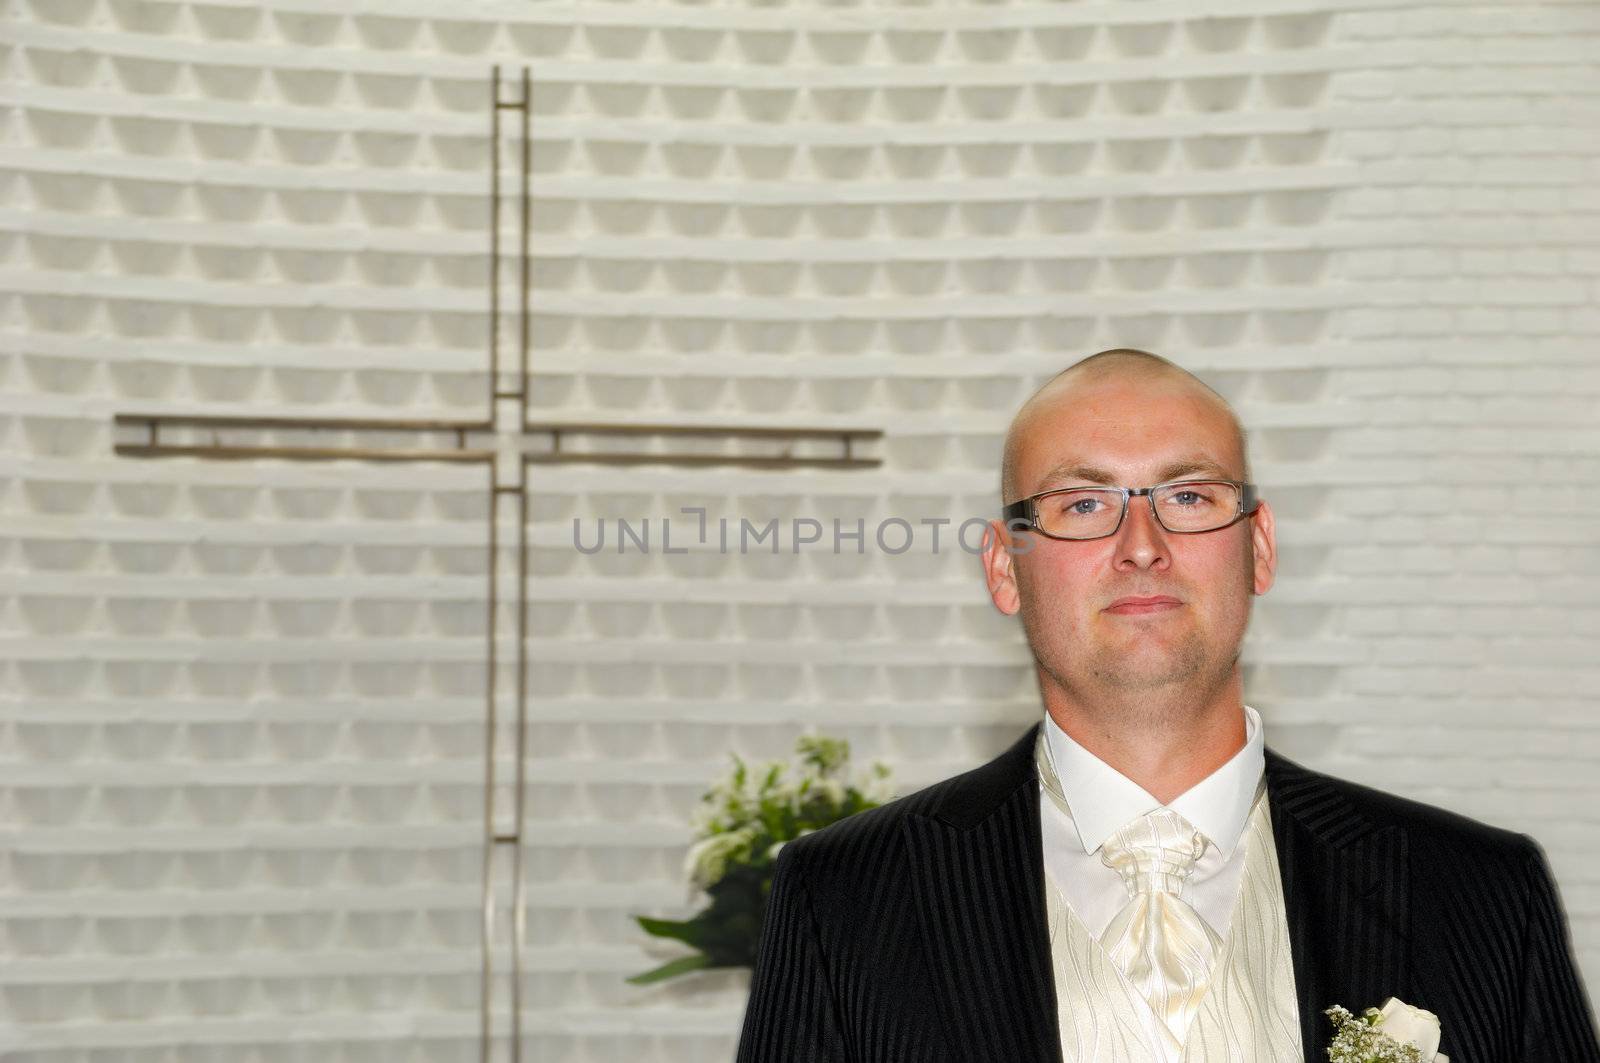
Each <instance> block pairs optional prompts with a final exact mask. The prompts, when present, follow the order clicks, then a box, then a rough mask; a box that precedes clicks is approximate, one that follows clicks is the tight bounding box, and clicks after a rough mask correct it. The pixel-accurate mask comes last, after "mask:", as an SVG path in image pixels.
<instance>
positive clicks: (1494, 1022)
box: [738, 724, 1600, 1063]
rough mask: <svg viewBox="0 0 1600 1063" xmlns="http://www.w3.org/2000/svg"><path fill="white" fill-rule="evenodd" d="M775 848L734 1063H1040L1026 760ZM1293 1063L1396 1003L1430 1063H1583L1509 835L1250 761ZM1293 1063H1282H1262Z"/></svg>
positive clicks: (1024, 755)
mask: <svg viewBox="0 0 1600 1063" xmlns="http://www.w3.org/2000/svg"><path fill="white" fill-rule="evenodd" d="M1038 726H1039V725H1038V724H1035V725H1034V726H1033V727H1031V728H1029V730H1028V733H1027V734H1025V735H1023V736H1022V737H1021V738H1020V739H1018V740H1017V742H1016V743H1015V744H1014V745H1012V746H1011V748H1010V749H1008V750H1006V751H1005V752H1004V753H1002V754H1001V755H1000V756H999V757H997V758H995V759H994V760H992V761H990V762H989V763H987V764H985V765H983V766H981V767H978V768H975V769H973V770H972V771H969V772H966V773H964V774H962V775H958V776H955V777H954V778H951V779H946V780H945V781H943V782H940V783H937V784H935V785H933V786H930V787H928V788H927V789H924V790H920V791H918V792H917V793H914V794H911V795H910V796H908V797H903V798H901V799H899V800H897V801H894V802H891V803H890V804H887V805H884V806H882V807H880V808H876V809H872V810H870V811H867V812H863V813H860V814H859V815H856V816H852V817H850V818H849V819H846V820H843V821H841V822H839V823H836V824H834V825H832V826H830V827H828V828H826V829H824V830H820V831H817V832H816V833H814V834H809V835H806V836H805V837H803V838H799V839H797V840H795V841H792V842H790V843H789V844H787V845H785V846H784V847H783V849H782V850H780V852H779V854H778V862H777V867H776V873H775V878H774V881H773V886H772V895H771V898H770V901H769V904H768V909H767V915H766V920H765V923H764V925H763V929H762V939H761V951H760V956H759V959H758V960H757V962H756V967H755V972H754V976H753V979H752V984H751V992H750V999H749V1003H748V1005H747V1006H746V1009H745V1016H744V1028H743V1032H742V1035H741V1038H740V1041H739V1054H738V1063H797V1061H807V1063H809V1061H827V1063H847V1061H848V1063H957V1061H962V1063H968V1061H970V1063H989V1061H994V1063H1056V1061H1057V1060H1059V1059H1060V1055H1061V1046H1060V1041H1059V1036H1058V1033H1057V1025H1056V1001H1055V986H1054V984H1053V979H1052V975H1051V966H1050V944H1049V937H1048V932H1047V930H1046V927H1045V903H1044V877H1043V866H1044V854H1043V848H1042V845H1041V842H1040V836H1039V788H1038V785H1037V782H1036V779H1035V775H1034V766H1033V743H1034V737H1035V734H1036V733H1037V729H1038ZM1266 779H1267V799H1268V802H1269V805H1270V810H1271V815H1272V830H1273V835H1274V840H1275V842H1276V845H1277V850H1278V865H1279V870H1280V871H1281V872H1282V875H1283V892H1284V903H1285V905H1286V908H1287V913H1288V925H1289V936H1290V941H1291V952H1292V954H1293V956H1292V958H1293V967H1294V976H1295V990H1296V996H1297V997H1298V1000H1299V1006H1300V1020H1301V1027H1302V1040H1303V1044H1304V1048H1305V1061H1304V1063H1326V1060H1327V1058H1328V1057H1327V1044H1328V1041H1329V1040H1330V1035H1331V1033H1332V1030H1333V1028H1332V1026H1331V1025H1330V1024H1329V1022H1328V1020H1327V1019H1326V1018H1325V1017H1324V1016H1323V1014H1322V1012H1323V1009H1325V1008H1328V1007H1330V1006H1332V1005H1333V1004H1343V1005H1344V1006H1345V1007H1348V1008H1351V1009H1352V1010H1355V1011H1358V1012H1359V1011H1360V1009H1362V1008H1365V1007H1368V1006H1377V1005H1379V1004H1381V1003H1382V1002H1383V1001H1384V999H1385V998H1386V997H1390V996H1396V997H1399V998H1400V999H1402V1000H1404V1001H1405V1002H1407V1003H1408V1004H1415V1005H1416V1006H1418V1007H1421V1008H1427V1009H1428V1010H1429V1011H1432V1012H1435V1013H1437V1014H1438V1016H1439V1019H1440V1022H1441V1024H1442V1025H1443V1029H1444V1037H1443V1040H1442V1042H1441V1044H1440V1046H1439V1050H1440V1051H1441V1052H1444V1053H1447V1054H1448V1055H1449V1057H1450V1061H1451V1063H1600V1043H1597V1040H1596V1035H1595V1025H1594V1016H1593V1014H1592V1012H1591V1010H1590V1005H1589V1002H1588V1000H1587V998H1586V996H1585V994H1584V990H1583V987H1582V985H1581V984H1580V982H1579V979H1578V975H1577V972H1576V970H1575V968H1574V965H1573V961H1572V955H1571V943H1570V940H1569V936H1568V930H1567V922H1566V915H1565V913H1564V912H1563V909H1562V907H1561V902H1560V899H1559V897H1558V894H1557V891H1556V886H1555V883H1554V881H1553V880H1552V879H1551V876H1550V871H1549V868H1548V866H1547V864H1546V861H1545V857H1544V853H1543V851H1542V850H1541V849H1540V848H1539V845H1538V843H1537V842H1535V841H1534V840H1533V839H1532V838H1530V837H1529V836H1527V835H1524V834H1517V833H1514V832H1511V831H1506V830H1500V829H1498V828H1494V827H1489V826H1486V825H1484V824H1481V823H1478V822H1475V821H1473V820H1470V819H1467V818H1465V817H1463V816H1459V815H1456V814H1454V813H1451V812H1446V811H1444V810H1442V809H1437V808H1433V807H1431V806H1428V805H1424V804H1420V803H1417V802H1415V801H1407V800H1404V799H1402V798H1399V797H1395V796H1392V795H1390V794H1385V793H1382V792H1380V791H1377V790H1373V789H1369V788H1367V787H1363V786H1358V785H1356V784H1354V783H1350V782H1345V781H1342V780H1339V779H1335V778H1332V777H1331V776H1327V775H1323V774H1320V773H1318V772H1314V771H1310V770H1308V769H1306V768H1303V767H1301V766H1300V765H1298V764H1295V763H1294V762H1293V761H1290V760H1287V759H1285V758H1284V757H1282V756H1280V755H1278V754H1277V753H1276V752H1274V751H1273V750H1272V749H1271V748H1268V749H1267V750H1266ZM1281 1063H1298V1061H1281Z"/></svg>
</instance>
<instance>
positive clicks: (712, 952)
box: [628, 735, 891, 985]
mask: <svg viewBox="0 0 1600 1063" xmlns="http://www.w3.org/2000/svg"><path fill="white" fill-rule="evenodd" d="M795 752H796V754H798V756H799V758H800V766H799V770H798V771H797V772H796V773H795V774H794V775H792V776H790V775H789V774H788V768H789V765H786V764H784V763H783V762H782V761H773V762H771V763H770V764H768V765H767V768H766V770H765V771H764V772H762V773H760V775H759V778H758V777H757V775H756V774H755V773H752V772H751V771H750V769H749V768H748V767H747V766H746V764H745V762H744V761H743V760H741V759H740V758H739V756H738V755H737V754H734V755H733V762H734V768H733V771H732V773H731V774H729V776H728V777H727V778H726V779H724V780H723V781H722V782H720V783H717V784H716V785H714V786H713V787H712V788H711V789H709V790H707V791H706V792H705V793H704V794H703V795H701V798H700V807H699V808H698V809H697V810H696V812H695V816H694V821H693V826H694V828H695V841H694V843H693V844H692V845H691V846H690V847H689V854H688V857H687V859H686V860H685V861H684V872H685V874H686V875H687V876H688V878H689V882H690V889H691V895H692V893H693V891H695V890H701V891H704V892H705V893H706V895H707V896H708V897H709V898H710V903H709V904H707V905H706V907H705V908H703V909H701V910H700V911H699V912H698V913H696V914H695V915H694V916H693V917H691V918H689V919H686V920H673V919H654V918H651V917H649V916H643V915H636V916H634V918H635V919H636V920H638V923H639V925H640V926H641V927H642V928H644V930H645V931H646V932H647V933H649V934H653V935H654V936H656V937H663V938H672V939H673V940H676V941H681V942H683V943H684V944H686V945H689V946H691V947H693V948H694V950H695V951H694V952H692V953H690V954H689V955H687V956H682V957H679V958H678V959H675V960H672V961H670V962H668V963H664V964H662V965H661V966H659V967H656V968H655V969H653V970H650V971H646V972H644V973H643V974H636V975H634V976H633V977H631V978H629V979H628V981H629V982H631V983H633V984H635V985H648V984H650V983H652V982H660V981H663V980H665V979H668V978H672V977H674V976H675V975H680V974H686V973H688V972H690V971H697V970H702V969H705V968H711V967H754V966H755V960H756V949H757V947H758V946H759V945H760V941H761V921H762V917H763V916H764V915H765V914H766V909H767V895H768V894H769V893H770V892H771V891H772V869H773V864H774V863H775V861H776V860H777V856H778V850H779V849H781V848H782V847H783V845H784V843H785V842H788V841H792V840H794V839H795V838H798V837H800V836H801V835H804V834H810V833H811V832H812V831H814V830H818V829H820V828H822V827H826V826H827V825H828V824H830V823H834V822H837V821H838V820H841V819H844V818H845V817H846V816H852V815H855V814H856V813H857V812H860V811H863V810H864V809H868V808H874V807H876V806H878V805H880V804H882V803H883V802H885V801H887V800H889V798H890V796H891V795H890V793H889V788H888V787H889V784H888V777H889V768H888V766H887V765H885V764H883V763H882V762H874V763H873V765H872V769H871V771H872V778H871V781H870V782H869V783H868V784H867V785H866V787H865V789H858V788H856V787H855V786H850V785H847V784H846V783H845V781H844V774H845V766H846V763H847V762H848V761H849V759H850V744H849V743H848V742H846V741H844V740H842V739H837V738H826V737H823V736H820V735H802V736H801V737H800V739H799V740H798V741H797V742H796V743H795Z"/></svg>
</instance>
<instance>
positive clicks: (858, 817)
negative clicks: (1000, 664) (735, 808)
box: [784, 725, 1037, 883]
mask: <svg viewBox="0 0 1600 1063" xmlns="http://www.w3.org/2000/svg"><path fill="white" fill-rule="evenodd" d="M1036 731H1037V725H1035V726H1034V727H1030V728H1029V729H1028V730H1027V731H1026V732H1025V733H1024V734H1023V735H1022V736H1021V737H1020V738H1018V739H1017V740H1016V741H1015V742H1013V743H1012V744H1011V746H1010V747H1009V748H1008V749H1006V750H1005V751H1004V752H1002V753H1001V754H1000V755H999V756H997V757H995V758H994V759H992V760H990V761H988V762H986V763H984V764H980V765H978V766H977V767H975V768H971V769H969V770H967V771H964V772H961V773H959V774H956V775H952V776H950V777H949V778H947V779H941V780H939V781H938V782H935V783H932V784H930V785H928V786H924V787H922V788H921V789H919V790H916V791H913V792H912V793H909V794H906V795H905V796H903V797H898V798H895V799H894V800H892V801H888V802H885V803H884V804H882V805H879V806H878V807H876V808H869V809H867V810H865V811H863V812H857V813H856V814H855V815H853V816H847V817H846V818H844V819H841V820H839V821H837V822H835V823H830V824H829V825H828V826H826V827H823V828H822V829H820V830H817V831H813V832H812V833H810V834H807V835H805V836H804V837H801V838H796V839H794V840H793V841H791V842H789V843H788V844H787V845H785V846H784V848H785V849H788V848H790V847H793V848H794V849H796V850H797V852H796V853H795V858H797V859H798V860H799V861H800V862H801V863H803V864H804V865H805V874H806V878H807V880H808V882H817V883H827V882H846V883H848V882H850V881H852V880H854V881H857V882H862V881H866V880H869V879H877V878H880V877H882V876H884V875H886V874H891V873H900V872H901V870H902V869H903V868H904V866H905V855H906V854H905V842H904V831H903V827H904V825H905V823H906V821H907V820H908V819H910V818H912V817H929V818H934V819H939V820H941V821H943V822H945V823H948V824H950V825H952V826H956V827H965V826H968V825H970V823H971V822H974V821H976V820H978V819H981V818H983V817H984V816H986V815H988V814H989V813H990V812H991V811H993V809H994V807H995V806H996V805H998V804H999V803H1000V802H1002V801H1004V800H1005V799H1006V798H1008V797H1010V796H1012V795H1013V794H1014V793H1015V791H1016V790H1017V788H1018V787H1019V786H1021V785H1024V784H1026V783H1035V784H1036V777H1035V775H1034V773H1033V770H1034V769H1033V759H1032V749H1033V736H1034V734H1035V732H1036Z"/></svg>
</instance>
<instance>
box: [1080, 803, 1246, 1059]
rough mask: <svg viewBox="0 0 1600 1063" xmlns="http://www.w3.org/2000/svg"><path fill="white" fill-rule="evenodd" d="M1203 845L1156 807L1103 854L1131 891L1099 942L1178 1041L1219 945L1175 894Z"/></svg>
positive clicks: (1196, 914) (1197, 1003)
mask: <svg viewBox="0 0 1600 1063" xmlns="http://www.w3.org/2000/svg"><path fill="white" fill-rule="evenodd" d="M1205 848H1206V840H1205V836H1204V835H1202V834H1201V833H1200V832H1199V831H1197V830H1195V828H1194V826H1193V825H1192V824H1190V822H1189V821H1188V820H1186V819H1184V818H1183V817H1182V816H1181V815H1179V814H1178V813H1176V812H1174V811H1172V809H1170V808H1158V809H1156V810H1155V811H1154V812H1150V813H1148V814H1146V815H1143V816H1140V817H1139V818H1138V819H1136V820H1134V821H1133V822H1132V823H1129V824H1128V825H1127V826H1125V827H1123V828H1122V829H1121V830H1119V831H1117V833H1116V834H1114V835H1112V836H1111V838H1110V839H1109V840H1107V841H1106V843H1105V844H1104V845H1103V846H1102V847H1101V852H1100V859H1101V860H1102V861H1104V863H1105V865H1106V866H1107V867H1109V868H1112V869H1113V870H1115V871H1116V872H1117V874H1119V875H1121V876H1122V884H1123V885H1124V886H1126V887H1127V888H1128V902H1127V904H1126V905H1124V906H1123V908H1122V910H1121V911H1120V912H1118V913H1117V915H1116V917H1115V918H1113V919H1112V920H1111V925H1109V926H1108V927H1106V930H1105V933H1104V934H1103V935H1102V936H1101V938H1100V943H1101V945H1102V946H1104V947H1105V950H1106V955H1107V956H1109V957H1110V958H1111V962H1112V963H1114V964H1116V965H1117V967H1118V968H1119V969H1121V971H1122V972H1123V973H1124V974H1126V975H1127V976H1128V981H1129V983H1130V984H1132V985H1133V987H1134V988H1135V989H1137V990H1138V992H1139V994H1140V995H1141V996H1142V997H1144V998H1145V1000H1147V1001H1149V1002H1150V1006H1151V1008H1153V1009H1154V1010H1155V1013H1156V1015H1157V1016H1159V1017H1160V1018H1161V1020H1162V1021H1163V1022H1165V1023H1166V1025H1167V1029H1168V1030H1170V1031H1172V1036H1173V1037H1174V1038H1176V1039H1177V1041H1178V1043H1179V1044H1182V1043H1183V1038H1184V1034H1185V1033H1186V1032H1188V1029H1189V1025H1190V1024H1191V1023H1192V1022H1193V1021H1194V1017H1195V1014H1196V1013H1197V1012H1198V1011H1199V1010H1200V1000H1201V998H1202V997H1204V996H1205V992H1206V987H1207V986H1208V985H1209V983H1210V978H1211V968H1212V966H1213V964H1214V963H1215V962H1216V957H1217V954H1218V953H1219V952H1220V951H1221V948H1222V939H1221V938H1219V937H1218V936H1217V932H1216V931H1215V930H1213V929H1211V927H1210V926H1209V925H1208V924H1207V923H1206V921H1205V920H1204V919H1202V918H1200V913H1199V912H1197V911H1195V910H1194V909H1193V908H1192V907H1190V906H1189V904H1188V903H1187V902H1185V901H1184V900H1183V899H1182V898H1180V897H1179V896H1178V892H1179V891H1180V890H1181V889H1182V888H1183V882H1184V880H1185V879H1187V878H1188V877H1189V875H1190V873H1191V872H1192V871H1194V865H1195V861H1196V860H1199V859H1200V854H1201V853H1203V852H1205Z"/></svg>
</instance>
